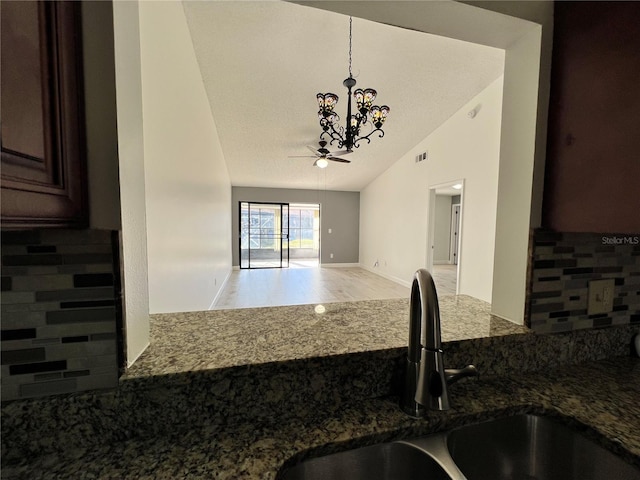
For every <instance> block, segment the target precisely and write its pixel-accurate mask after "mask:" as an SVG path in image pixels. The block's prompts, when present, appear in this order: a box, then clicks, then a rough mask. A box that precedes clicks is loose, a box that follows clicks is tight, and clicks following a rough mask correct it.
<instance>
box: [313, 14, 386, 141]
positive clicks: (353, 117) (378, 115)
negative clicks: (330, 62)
mask: <svg viewBox="0 0 640 480" xmlns="http://www.w3.org/2000/svg"><path fill="white" fill-rule="evenodd" d="M352 25H353V19H352V18H351V17H349V78H347V79H345V80H344V82H342V84H343V85H344V86H345V87H347V91H348V92H347V95H348V97H347V102H348V103H347V124H346V126H344V127H343V126H341V125H339V123H340V117H339V116H338V114H337V113H335V111H334V110H335V107H336V104H337V103H338V96H337V95H336V94H335V93H318V94H317V95H316V98H317V99H318V105H319V107H320V110H318V117H319V119H320V126H321V127H322V133H321V134H320V140H328V141H329V143H330V144H331V145H333V143H334V142H337V144H338V147H339V148H346V149H347V150H348V151H352V150H353V147H356V148H358V147H359V146H360V145H359V143H360V142H362V141H364V140H366V141H367V143H371V138H369V137H371V135H373V134H374V133H376V132H377V133H378V137H379V138H382V137H384V131H383V130H382V125H383V124H384V122H385V120H386V119H387V115H388V114H389V111H390V108H389V107H388V106H386V105H383V106H382V107H379V106H378V105H373V101H374V100H375V99H376V96H377V95H378V92H376V91H375V90H374V89H373V88H365V89H364V90H363V89H362V88H358V89H357V90H356V91H355V92H353V98H355V100H356V108H357V112H356V113H355V114H352V113H351V95H352V93H351V90H352V88H353V87H355V85H356V79H355V78H353V74H352V72H351V41H352V33H351V32H352Z"/></svg>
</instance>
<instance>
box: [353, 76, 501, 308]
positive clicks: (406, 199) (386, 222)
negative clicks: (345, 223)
mask: <svg viewBox="0 0 640 480" xmlns="http://www.w3.org/2000/svg"><path fill="white" fill-rule="evenodd" d="M502 87H503V85H502V77H501V78H499V79H497V80H496V81H494V82H493V83H492V84H491V85H490V86H489V87H487V88H486V89H485V90H484V91H483V92H481V93H480V94H479V95H478V96H476V97H475V98H474V99H472V100H471V101H470V102H468V103H467V105H465V106H464V107H463V108H462V109H460V110H459V111H458V112H457V113H456V114H455V115H453V116H452V117H451V118H450V119H449V120H448V121H447V122H446V123H444V124H443V125H442V126H441V127H440V128H438V130H436V131H435V132H433V133H432V134H431V135H429V137H427V138H426V139H425V140H424V141H423V142H421V143H420V144H418V145H417V146H416V147H415V148H414V149H412V150H411V151H409V152H407V154H406V155H404V156H403V157H402V158H401V159H400V160H398V161H397V162H396V163H395V164H393V165H392V166H391V168H389V169H388V170H387V171H386V172H385V173H383V174H382V175H381V176H380V177H378V178H377V179H376V180H374V181H373V182H371V183H370V184H369V185H368V186H367V187H366V188H365V189H364V190H363V191H362V192H361V193H360V262H361V264H362V265H363V266H364V267H365V268H368V269H371V267H372V266H373V264H374V263H375V261H376V260H379V264H380V266H379V267H377V268H375V269H373V271H375V272H376V273H379V274H381V275H383V276H386V277H389V278H393V279H396V280H399V281H401V282H403V283H405V284H406V283H408V282H410V280H411V278H412V275H413V273H414V272H415V270H416V269H418V268H421V267H425V266H426V253H427V228H428V227H427V226H428V224H429V218H428V212H429V187H430V186H433V185H439V184H443V183H447V182H451V181H454V180H459V179H464V180H465V185H464V211H463V212H462V226H461V232H462V247H461V251H460V263H461V266H460V278H459V293H460V294H466V295H471V296H473V297H476V298H479V299H481V300H484V301H487V302H488V301H491V285H492V278H493V253H494V241H495V224H496V203H497V190H498V163H499V156H500V127H501V113H502ZM478 105H480V109H479V112H478V114H477V115H476V117H475V118H474V119H471V118H469V117H468V115H467V113H468V112H469V110H471V109H472V108H474V107H476V106H478ZM425 150H427V151H428V153H429V159H428V160H426V161H424V162H420V163H415V156H416V155H417V154H418V153H419V152H423V151H425Z"/></svg>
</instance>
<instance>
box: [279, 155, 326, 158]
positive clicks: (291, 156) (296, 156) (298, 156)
mask: <svg viewBox="0 0 640 480" xmlns="http://www.w3.org/2000/svg"><path fill="white" fill-rule="evenodd" d="M287 158H318V156H317V155H289V156H288V157H287Z"/></svg>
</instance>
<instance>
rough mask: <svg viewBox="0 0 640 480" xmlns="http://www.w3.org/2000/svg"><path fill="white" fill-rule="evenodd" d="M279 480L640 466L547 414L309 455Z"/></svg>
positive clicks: (607, 474) (497, 478)
mask: <svg viewBox="0 0 640 480" xmlns="http://www.w3.org/2000/svg"><path fill="white" fill-rule="evenodd" d="M283 473H284V474H283V475H281V476H279V477H278V478H279V479H280V480H327V479H331V480H342V479H349V480H391V479H393V480H404V479H407V480H420V479H424V480H451V479H453V480H574V479H580V480H613V479H615V480H640V470H639V469H637V468H635V467H633V466H632V465H630V464H628V463H626V462H625V461H624V460H622V459H620V458H618V457H617V456H616V455H614V454H613V453H611V452H609V451H608V450H605V449H604V448H602V447H600V446H599V445H597V444H596V443H594V442H592V441H591V440H589V439H587V438H586V437H584V436H582V435H580V434H579V433H577V432H574V431H573V430H572V429H570V428H568V427H566V426H564V425H562V424H560V423H558V422H557V421H554V420H553V419H551V418H549V417H540V416H536V415H516V416H513V417H505V418H501V419H498V420H491V421H488V422H484V423H479V424H475V425H467V426H464V427H459V428H456V429H454V430H450V431H447V432H442V433H435V434H432V435H425V436H423V437H419V438H415V439H412V440H405V441H399V442H391V443H382V444H379V445H373V446H371V447H363V448H357V449H354V450H349V451H346V452H341V453H335V454H333V455H327V456H325V457H318V458H312V459H310V460H306V461H304V462H302V463H300V464H298V465H295V466H293V467H291V468H289V469H287V470H285V471H284V472H283Z"/></svg>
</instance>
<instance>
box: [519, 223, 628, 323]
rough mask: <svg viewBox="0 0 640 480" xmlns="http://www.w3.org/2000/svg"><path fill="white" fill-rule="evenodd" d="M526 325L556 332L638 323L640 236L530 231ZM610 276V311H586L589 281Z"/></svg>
mask: <svg viewBox="0 0 640 480" xmlns="http://www.w3.org/2000/svg"><path fill="white" fill-rule="evenodd" d="M531 262H532V265H531V271H532V278H531V285H530V289H529V292H528V301H529V326H530V327H531V328H532V329H533V330H534V331H536V332H537V333H554V332H564V331H569V330H578V329H584V328H599V327H606V326H611V325H626V324H640V235H629V234H595V233H557V232H549V231H543V230H539V231H536V232H534V235H533V254H532V259H531ZM601 279H613V280H614V285H615V286H614V298H613V311H612V312H610V313H607V314H596V315H589V314H588V312H587V307H588V294H589V282H590V281H592V280H601Z"/></svg>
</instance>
